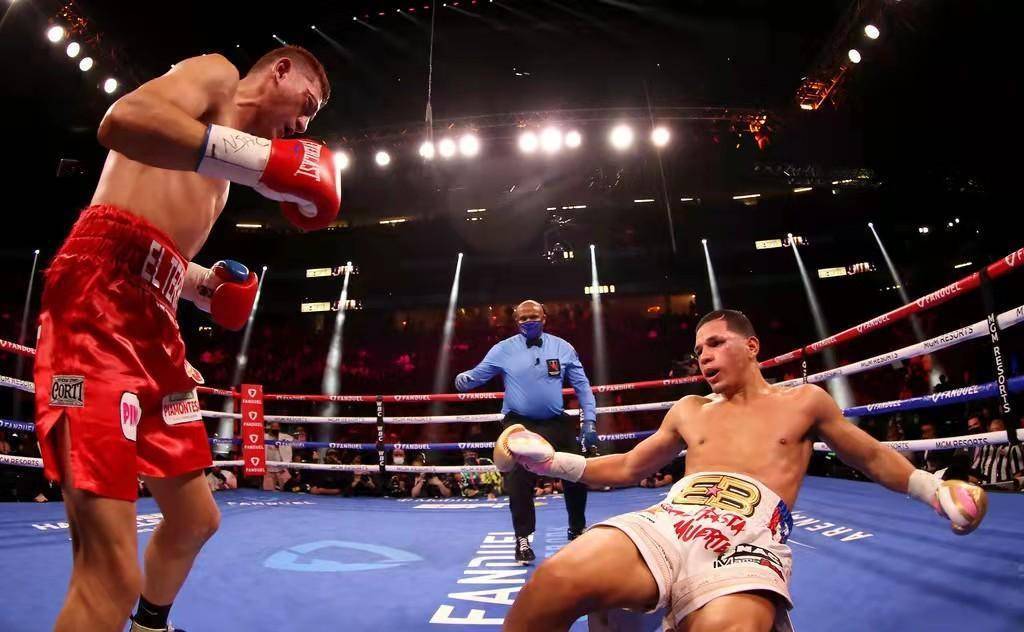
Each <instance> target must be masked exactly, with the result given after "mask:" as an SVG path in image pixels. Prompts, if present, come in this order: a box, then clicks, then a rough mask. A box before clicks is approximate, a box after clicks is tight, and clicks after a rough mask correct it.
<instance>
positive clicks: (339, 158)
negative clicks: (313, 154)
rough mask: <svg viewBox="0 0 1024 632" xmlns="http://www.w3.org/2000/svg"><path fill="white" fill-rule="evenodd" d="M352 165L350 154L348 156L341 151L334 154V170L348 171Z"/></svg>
mask: <svg viewBox="0 0 1024 632" xmlns="http://www.w3.org/2000/svg"><path fill="white" fill-rule="evenodd" d="M350 163H351V160H350V159H349V157H348V154H346V153H345V152H343V151H341V150H338V151H335V152H334V168H335V169H337V170H338V171H345V170H346V169H348V166H349V164H350Z"/></svg>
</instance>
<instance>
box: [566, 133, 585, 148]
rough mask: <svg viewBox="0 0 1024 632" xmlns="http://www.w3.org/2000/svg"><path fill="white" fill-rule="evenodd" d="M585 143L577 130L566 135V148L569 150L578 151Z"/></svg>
mask: <svg viewBox="0 0 1024 632" xmlns="http://www.w3.org/2000/svg"><path fill="white" fill-rule="evenodd" d="M582 142H583V137H582V136H580V133H579V132H577V131H576V130H571V131H569V132H566V134H565V146H566V147H568V148H569V149H576V148H577V147H579V146H580V143H582Z"/></svg>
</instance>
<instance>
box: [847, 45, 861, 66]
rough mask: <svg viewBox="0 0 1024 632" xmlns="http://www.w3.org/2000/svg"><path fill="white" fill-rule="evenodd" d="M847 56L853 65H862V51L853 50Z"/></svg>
mask: <svg viewBox="0 0 1024 632" xmlns="http://www.w3.org/2000/svg"><path fill="white" fill-rule="evenodd" d="M846 55H847V57H849V58H850V61H852V62H853V63H855V64H859V63H860V51H859V50H857V49H856V48H851V49H850V52H849V53H847V54H846Z"/></svg>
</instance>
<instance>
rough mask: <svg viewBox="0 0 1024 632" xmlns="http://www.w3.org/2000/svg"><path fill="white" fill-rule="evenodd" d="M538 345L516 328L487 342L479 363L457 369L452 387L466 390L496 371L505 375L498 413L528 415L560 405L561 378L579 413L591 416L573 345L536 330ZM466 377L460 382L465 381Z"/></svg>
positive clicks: (539, 415) (542, 415) (550, 413)
mask: <svg viewBox="0 0 1024 632" xmlns="http://www.w3.org/2000/svg"><path fill="white" fill-rule="evenodd" d="M540 342H541V344H540V345H539V346H536V345H534V346H529V347H528V346H527V345H526V336H523V335H522V334H516V335H514V336H512V337H511V338H506V339H505V340H502V341H501V342H499V343H498V344H496V345H494V346H493V347H491V350H490V351H488V352H487V355H486V356H484V359H483V361H482V362H480V364H478V365H476V366H475V367H473V368H472V369H470V370H469V371H465V372H463V373H462V374H460V377H461V376H462V375H465V376H468V378H469V379H468V380H464V379H462V380H460V379H456V380H455V383H456V388H458V390H460V391H468V390H470V389H474V388H477V387H479V386H482V385H483V384H485V383H486V382H487V381H488V380H490V379H491V378H492V377H494V376H496V375H501V376H502V377H503V378H504V381H505V401H504V403H503V404H502V407H501V412H502V414H506V415H507V414H508V413H515V414H517V415H521V416H523V417H528V418H530V419H551V418H553V417H557V416H559V415H561V414H562V413H563V412H564V411H565V407H564V406H563V405H562V404H563V399H562V384H563V383H564V382H565V380H568V381H569V384H571V385H572V388H573V390H575V391H576V397H577V398H578V399H579V401H580V407H581V408H582V409H583V418H584V419H585V420H587V421H595V420H596V419H597V414H596V412H595V410H594V407H595V401H594V393H593V392H591V390H590V380H588V379H587V374H586V373H584V371H583V365H582V364H581V363H580V358H579V356H578V355H576V349H574V348H573V346H572V345H571V344H569V343H568V342H566V341H565V340H563V339H561V338H559V337H558V336H552V335H551V334H541V337H540ZM464 382H465V383H464Z"/></svg>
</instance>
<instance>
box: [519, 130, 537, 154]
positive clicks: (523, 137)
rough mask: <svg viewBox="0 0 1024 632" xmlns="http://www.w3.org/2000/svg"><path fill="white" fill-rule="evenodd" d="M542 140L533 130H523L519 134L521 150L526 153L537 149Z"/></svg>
mask: <svg viewBox="0 0 1024 632" xmlns="http://www.w3.org/2000/svg"><path fill="white" fill-rule="evenodd" d="M539 145H540V141H539V140H538V139H537V135H536V134H534V133H533V132H523V133H522V134H520V135H519V151H521V152H523V153H524V154H532V153H533V152H535V151H537V147H538V146H539Z"/></svg>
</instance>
